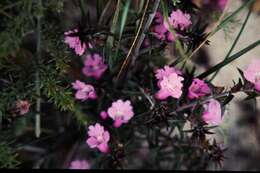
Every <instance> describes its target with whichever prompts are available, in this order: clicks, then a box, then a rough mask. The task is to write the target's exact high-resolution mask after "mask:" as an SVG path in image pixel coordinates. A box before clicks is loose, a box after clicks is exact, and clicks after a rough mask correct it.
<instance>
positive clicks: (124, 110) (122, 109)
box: [107, 99, 134, 128]
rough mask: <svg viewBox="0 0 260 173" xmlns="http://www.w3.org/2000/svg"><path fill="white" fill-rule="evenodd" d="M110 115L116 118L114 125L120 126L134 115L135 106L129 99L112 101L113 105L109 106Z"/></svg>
mask: <svg viewBox="0 0 260 173" xmlns="http://www.w3.org/2000/svg"><path fill="white" fill-rule="evenodd" d="M107 113H108V116H109V117H110V118H112V119H113V120H114V127H116V128H118V127H120V126H121V125H122V124H123V123H127V122H128V121H129V120H130V119H131V118H132V117H133V116H134V112H133V107H132V105H131V102H130V101H129V100H127V101H125V102H124V101H123V100H120V99H119V100H117V101H116V102H113V103H112V106H111V107H110V108H108V111H107Z"/></svg>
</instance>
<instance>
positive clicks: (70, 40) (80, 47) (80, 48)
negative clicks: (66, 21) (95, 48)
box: [64, 29, 92, 56]
mask: <svg viewBox="0 0 260 173" xmlns="http://www.w3.org/2000/svg"><path fill="white" fill-rule="evenodd" d="M77 32H78V29H74V30H71V31H67V32H65V33H64V35H65V40H64V42H65V43H66V44H68V45H69V47H70V48H71V49H74V51H75V53H76V54H77V55H80V56H81V55H83V53H84V52H85V50H86V48H87V46H88V47H89V48H92V45H91V44H90V43H89V44H87V45H86V43H84V42H82V41H81V40H80V38H79V37H78V36H76V35H73V34H76V33H77Z"/></svg>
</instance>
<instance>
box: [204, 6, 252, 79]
mask: <svg viewBox="0 0 260 173" xmlns="http://www.w3.org/2000/svg"><path fill="white" fill-rule="evenodd" d="M250 14H251V11H250V10H249V11H248V13H247V16H246V19H245V21H244V23H243V25H242V26H241V29H240V31H239V33H238V35H237V37H236V39H235V40H234V42H233V44H232V46H231V48H230V50H229V51H228V53H227V55H226V56H225V58H224V60H225V59H227V58H228V57H229V56H230V54H231V53H232V51H233V49H234V48H235V46H236V44H237V42H238V40H239V38H240V36H241V34H242V32H243V31H244V28H245V26H246V23H247V21H248V19H249V17H250ZM218 72H219V70H218V71H216V73H215V74H214V75H213V76H212V77H211V79H210V80H209V81H212V80H213V79H214V78H215V77H216V76H217V74H218Z"/></svg>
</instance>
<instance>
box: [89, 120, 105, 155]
mask: <svg viewBox="0 0 260 173" xmlns="http://www.w3.org/2000/svg"><path fill="white" fill-rule="evenodd" d="M88 135H89V138H88V139H87V141H86V142H87V144H88V145H89V147H90V148H98V149H99V151H101V152H102V153H107V152H109V147H108V144H107V143H108V141H109V139H110V135H109V133H108V131H106V130H104V127H103V126H101V125H100V124H99V123H96V124H95V126H93V125H91V126H89V127H88Z"/></svg>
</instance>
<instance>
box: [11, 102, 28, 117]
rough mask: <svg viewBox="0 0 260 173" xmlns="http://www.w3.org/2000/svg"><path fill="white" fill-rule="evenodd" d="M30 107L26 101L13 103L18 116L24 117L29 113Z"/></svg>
mask: <svg viewBox="0 0 260 173" xmlns="http://www.w3.org/2000/svg"><path fill="white" fill-rule="evenodd" d="M30 105H31V104H30V103H29V101H27V100H18V101H16V103H15V108H16V110H17V111H18V112H19V114H20V115H24V114H26V113H28V112H29V109H30Z"/></svg>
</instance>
